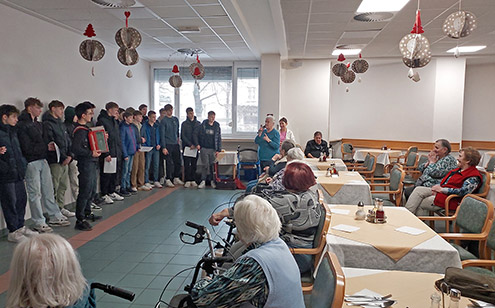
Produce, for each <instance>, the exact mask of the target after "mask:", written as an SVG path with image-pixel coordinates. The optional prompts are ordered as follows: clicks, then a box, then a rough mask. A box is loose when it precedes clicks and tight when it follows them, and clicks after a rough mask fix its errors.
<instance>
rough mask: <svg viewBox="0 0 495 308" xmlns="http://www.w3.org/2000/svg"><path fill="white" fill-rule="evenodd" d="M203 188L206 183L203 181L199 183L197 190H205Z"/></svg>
mask: <svg viewBox="0 0 495 308" xmlns="http://www.w3.org/2000/svg"><path fill="white" fill-rule="evenodd" d="M205 186H206V182H205V181H201V183H199V186H198V188H199V189H203V188H205Z"/></svg>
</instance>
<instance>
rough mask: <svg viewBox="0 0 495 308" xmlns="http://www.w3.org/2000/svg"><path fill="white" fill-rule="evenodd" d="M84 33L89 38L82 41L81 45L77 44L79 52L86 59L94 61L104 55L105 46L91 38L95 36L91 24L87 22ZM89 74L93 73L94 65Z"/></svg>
mask: <svg viewBox="0 0 495 308" xmlns="http://www.w3.org/2000/svg"><path fill="white" fill-rule="evenodd" d="M84 35H85V36H87V37H88V38H90V39H88V40H84V41H82V43H81V45H79V53H80V54H81V56H82V57H83V58H84V59H85V60H88V61H95V62H96V61H99V60H101V59H102V58H103V56H104V55H105V47H103V44H102V43H100V42H99V41H97V40H93V39H91V38H92V37H93V36H96V33H95V30H94V29H93V25H92V24H89V25H88V26H87V27H86V31H85V32H84ZM91 74H92V75H93V76H94V75H95V74H94V67H92V68H91Z"/></svg>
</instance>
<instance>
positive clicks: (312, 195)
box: [209, 162, 323, 273]
mask: <svg viewBox="0 0 495 308" xmlns="http://www.w3.org/2000/svg"><path fill="white" fill-rule="evenodd" d="M282 184H283V186H284V187H285V189H286V191H283V192H276V193H275V194H273V195H267V196H266V198H268V201H269V202H270V204H271V205H272V207H273V208H274V209H275V210H276V211H277V213H278V216H279V218H280V220H281V221H282V230H281V231H280V237H281V238H282V240H284V241H285V242H286V243H287V245H288V246H289V247H291V248H312V247H313V241H314V238H315V234H316V230H317V227H318V223H319V219H320V215H322V213H323V210H322V207H321V204H319V202H318V195H317V193H316V191H313V190H311V189H310V188H313V187H314V186H315V185H316V181H315V176H314V173H313V171H312V170H311V168H310V167H309V166H308V165H307V164H305V163H302V162H292V163H290V164H288V165H287V167H285V172H284V176H283V180H282ZM233 214H234V209H233V208H227V209H224V210H222V211H221V212H218V213H214V214H213V215H212V216H211V217H210V220H209V221H210V224H212V225H214V226H216V225H218V224H219V223H220V221H222V219H223V218H225V217H230V218H232V217H233ZM242 249H243V248H242V246H239V245H236V244H234V245H233V247H232V249H231V253H232V254H233V255H234V257H236V256H237V255H238V254H239V253H238V252H239V251H242ZM294 257H295V259H296V262H297V265H298V266H299V270H300V272H301V273H304V272H307V271H308V270H310V269H311V266H312V258H311V256H307V255H295V256H294Z"/></svg>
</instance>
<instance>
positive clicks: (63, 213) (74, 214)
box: [60, 209, 76, 217]
mask: <svg viewBox="0 0 495 308" xmlns="http://www.w3.org/2000/svg"><path fill="white" fill-rule="evenodd" d="M60 213H62V215H64V216H65V217H74V216H76V213H74V212H71V211H69V210H68V209H61V210H60Z"/></svg>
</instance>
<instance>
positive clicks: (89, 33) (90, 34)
mask: <svg viewBox="0 0 495 308" xmlns="http://www.w3.org/2000/svg"><path fill="white" fill-rule="evenodd" d="M84 35H85V36H87V37H93V36H96V33H95V29H93V25H92V24H89V25H88V26H87V27H86V31H84Z"/></svg>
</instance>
